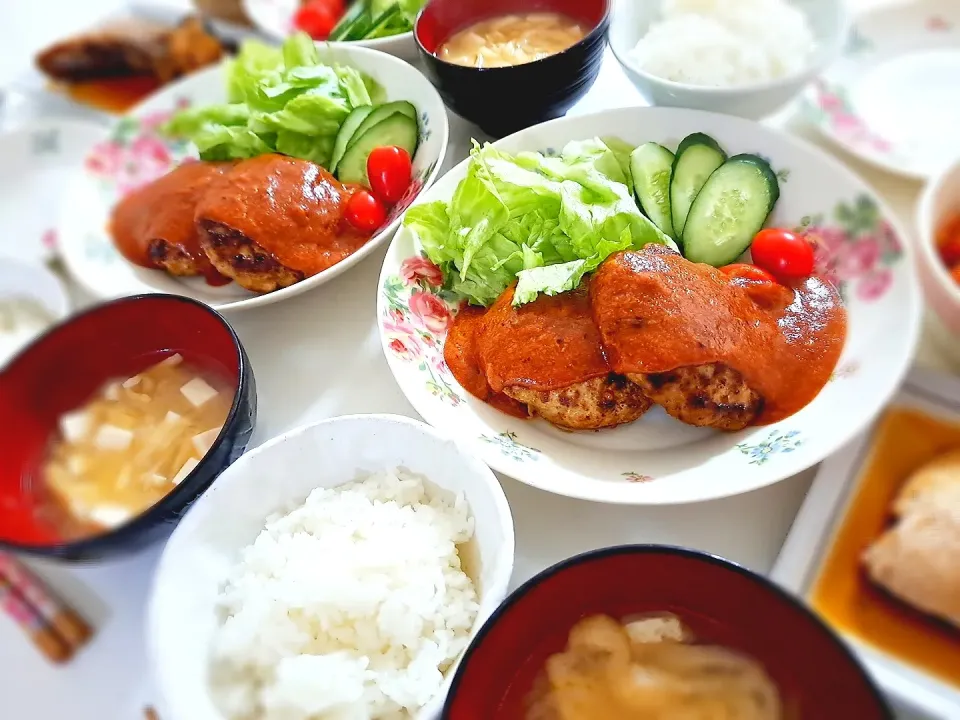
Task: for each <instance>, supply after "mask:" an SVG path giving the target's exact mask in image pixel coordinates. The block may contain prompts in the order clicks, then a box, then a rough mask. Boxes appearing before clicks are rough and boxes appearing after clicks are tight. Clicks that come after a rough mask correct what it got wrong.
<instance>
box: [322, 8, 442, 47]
mask: <svg viewBox="0 0 960 720" xmlns="http://www.w3.org/2000/svg"><path fill="white" fill-rule="evenodd" d="M425 2H426V0H357V1H356V2H354V3H353V5H351V6H350V9H349V10H347V13H346V15H344V16H343V17H342V18H341V19H340V22H338V23H337V25H336V27H335V28H333V32H331V33H330V37H329V39H330V40H337V41H341V42H355V41H357V40H374V39H376V38H384V37H391V36H393V35H400V34H401V33H405V32H410V31H411V30H413V24H414V22H415V21H416V19H417V13H418V12H420V8H422V7H423V6H424V3H425Z"/></svg>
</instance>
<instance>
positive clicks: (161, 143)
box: [58, 47, 449, 310]
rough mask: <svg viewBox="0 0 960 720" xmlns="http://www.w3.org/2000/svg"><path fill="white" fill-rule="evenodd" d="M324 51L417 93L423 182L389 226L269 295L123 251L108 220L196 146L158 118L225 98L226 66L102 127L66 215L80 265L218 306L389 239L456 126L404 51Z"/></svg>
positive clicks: (387, 84) (100, 277) (69, 252)
mask: <svg viewBox="0 0 960 720" xmlns="http://www.w3.org/2000/svg"><path fill="white" fill-rule="evenodd" d="M321 55H323V56H324V57H325V58H329V59H332V60H334V61H336V62H339V63H343V64H348V65H352V66H353V67H356V68H358V69H360V70H362V71H364V72H366V73H369V74H370V75H371V76H373V77H374V78H375V79H376V80H377V81H378V82H379V83H380V84H381V85H383V87H384V88H385V89H386V91H387V96H388V99H389V100H409V101H410V102H412V103H413V104H414V105H415V106H416V108H417V109H418V111H419V113H420V118H419V119H420V133H421V134H420V146H419V147H418V148H417V152H416V155H415V156H414V158H413V174H414V181H413V184H412V185H411V187H410V189H409V191H408V193H407V195H406V196H405V197H404V199H403V200H401V201H400V202H399V203H398V204H397V206H396V207H395V208H394V209H393V211H392V212H391V214H390V217H389V218H388V223H387V225H386V226H385V227H384V228H383V229H382V230H381V231H380V232H379V233H377V234H376V235H374V236H373V238H371V240H370V241H369V242H368V243H367V244H366V245H364V246H363V247H362V248H361V249H360V250H358V251H357V252H356V253H354V254H353V255H351V256H350V257H348V258H346V259H345V260H343V261H342V262H340V263H337V264H336V265H334V266H333V267H331V268H329V269H328V270H325V271H324V272H321V273H319V274H318V275H314V276H313V277H310V278H307V279H306V280H303V281H301V282H299V283H297V284H296V285H291V286H290V287H288V288H284V289H282V290H278V291H276V292H273V293H266V294H262V295H257V294H254V293H251V292H247V291H246V290H243V289H242V288H239V287H238V286H236V285H233V284H231V285H227V286H226V287H219V288H213V287H210V286H209V285H207V284H206V283H205V282H204V281H203V280H202V279H199V278H175V277H173V276H171V275H168V274H167V273H165V272H163V271H160V270H147V269H144V268H140V267H136V266H134V265H132V264H131V263H129V262H127V261H126V260H124V259H123V258H122V257H121V256H120V253H119V252H117V250H116V248H115V247H114V245H113V241H112V240H111V238H110V234H109V229H108V225H109V219H110V212H111V210H112V208H113V206H114V205H115V204H116V203H117V201H118V200H119V199H120V198H121V197H123V195H124V194H126V193H128V192H130V191H131V190H132V189H134V188H136V187H139V186H140V185H142V184H144V183H146V182H149V181H151V180H153V179H155V178H158V177H160V176H161V175H163V174H165V173H167V172H169V171H170V170H171V169H172V168H173V167H175V166H176V164H177V163H179V162H180V161H181V160H183V159H184V158H186V157H189V156H194V155H195V154H196V152H195V148H193V147H192V146H191V145H189V144H187V143H183V142H175V141H170V140H167V139H165V138H162V137H161V136H160V135H159V132H158V127H159V126H160V125H162V124H163V123H164V122H165V121H166V120H168V119H169V118H170V116H171V115H172V114H173V113H174V112H175V111H176V110H177V109H179V108H182V107H187V106H191V105H207V104H211V103H218V102H224V101H225V99H226V95H225V89H224V79H223V72H224V71H223V66H222V65H221V66H217V67H215V68H211V69H209V70H205V71H203V72H200V73H197V74H196V75H192V76H190V77H188V78H186V79H184V80H182V81H180V82H178V83H176V84H174V85H171V86H170V87H168V88H165V89H163V90H162V91H160V92H159V93H157V94H156V95H154V96H153V97H151V98H150V99H148V100H147V101H145V102H144V103H143V104H141V105H139V106H138V107H137V108H136V109H135V110H133V111H132V112H130V113H129V114H128V115H126V116H124V117H123V118H122V119H121V120H120V121H119V122H118V123H117V125H116V127H115V128H114V130H113V131H112V132H111V133H110V134H109V136H107V137H103V136H102V135H101V137H100V141H99V142H98V143H97V144H96V145H94V146H93V148H92V150H90V153H89V155H88V156H87V158H86V161H85V163H84V167H83V170H82V172H80V173H78V174H77V176H76V177H75V178H74V181H73V182H72V183H71V184H70V187H69V191H68V192H67V194H66V198H65V202H64V205H63V207H62V210H61V214H60V218H59V227H58V235H59V241H60V249H61V254H62V256H63V259H64V261H65V263H66V266H67V268H68V269H69V271H70V273H71V274H72V275H73V276H74V277H75V278H76V279H77V280H78V281H79V282H80V283H81V284H82V285H83V286H84V287H85V288H86V289H87V290H89V291H90V292H91V293H93V294H94V295H95V296H97V297H100V298H113V297H121V296H125V295H136V294H138V293H150V292H166V293H174V294H178V295H186V296H188V297H192V298H194V299H196V300H201V301H202V302H205V303H207V304H209V305H212V306H213V307H215V308H217V309H218V310H241V309H247V308H252V307H257V306H260V305H267V304H269V303H274V302H277V301H279V300H283V299H284V298H288V297H293V296H294V295H299V294H300V293H302V292H304V291H306V290H309V289H310V288H315V287H318V286H319V285H322V284H324V283H325V282H327V281H328V280H331V279H333V278H334V277H336V276H337V275H339V274H340V273H342V272H345V271H346V270H348V269H349V268H351V267H353V266H354V265H356V264H357V263H358V262H360V261H361V260H363V258H364V257H366V256H367V255H369V254H370V253H371V252H373V251H374V250H375V249H376V248H377V247H378V246H379V245H380V244H381V243H383V242H386V241H387V240H388V239H389V238H390V237H391V235H392V234H393V232H394V230H395V229H396V227H397V225H398V224H399V220H400V215H401V214H402V212H403V210H405V209H406V207H407V206H408V205H409V204H410V202H411V201H412V200H413V198H415V197H416V196H417V194H418V193H419V192H420V191H421V190H422V189H423V188H425V187H429V186H430V185H432V184H433V182H434V180H435V179H436V178H437V175H438V174H439V171H440V167H441V165H442V164H443V157H444V154H445V153H446V148H447V141H448V134H449V127H448V124H447V113H446V110H445V109H444V107H443V102H442V101H441V100H440V96H439V95H437V91H436V90H434V88H433V86H432V85H431V84H430V83H429V82H428V81H427V79H426V78H425V77H423V75H421V74H420V73H418V72H417V71H416V70H414V69H413V68H412V67H411V66H410V65H408V64H407V63H404V62H401V61H400V60H397V59H396V58H393V57H390V56H389V55H385V54H383V53H380V52H376V51H374V50H367V49H365V48H342V47H341V48H337V49H336V50H330V49H322V50H321Z"/></svg>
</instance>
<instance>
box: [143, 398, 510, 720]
mask: <svg viewBox="0 0 960 720" xmlns="http://www.w3.org/2000/svg"><path fill="white" fill-rule="evenodd" d="M513 560H514V532H513V519H512V517H511V514H510V508H509V505H508V504H507V499H506V496H505V495H504V493H503V489H502V488H501V487H500V483H499V482H498V480H497V478H496V476H495V475H494V474H493V472H492V471H491V470H490V469H489V468H488V467H487V466H486V465H484V464H483V463H482V462H481V461H479V460H478V459H476V458H474V457H473V456H471V455H470V454H469V453H467V452H465V451H464V450H463V449H462V448H461V447H460V446H459V445H458V444H457V443H455V442H454V441H452V440H449V439H447V438H445V437H444V436H443V435H441V434H440V433H438V432H437V431H436V430H434V429H432V428H430V427H428V426H427V425H425V424H423V423H421V422H417V421H415V420H411V419H408V418H401V417H395V416H388V415H356V416H348V417H340V418H334V419H331V420H326V421H323V422H319V423H316V424H313V425H308V426H305V427H301V428H298V429H296V430H292V431H290V432H288V433H285V434H284V435H281V436H280V437H278V438H276V439H274V440H271V441H269V442H267V443H266V444H264V445H262V446H261V447H259V448H257V449H256V450H254V451H252V452H250V453H247V454H246V455H244V456H243V457H241V458H240V459H239V460H238V461H237V462H236V463H234V464H233V465H232V466H230V467H229V468H228V469H227V470H226V471H225V472H224V473H223V474H222V475H221V476H220V477H219V478H218V479H217V481H216V483H215V484H214V485H213V486H212V487H211V489H210V490H209V491H208V492H207V493H206V494H205V495H204V496H203V497H201V498H200V499H199V500H198V501H197V502H196V503H195V504H194V505H193V507H192V508H191V509H190V511H189V512H188V513H187V515H186V517H184V518H183V520H182V521H181V522H180V524H179V525H178V527H177V529H176V531H175V532H174V533H173V535H172V536H171V538H170V541H169V542H168V544H167V546H166V549H165V550H164V553H163V556H162V558H161V560H160V564H159V567H158V569H157V573H156V577H155V579H154V586H153V591H152V594H151V599H150V606H149V611H148V624H147V633H148V646H149V654H150V661H151V665H152V669H153V675H154V679H155V682H156V685H157V688H158V690H159V695H160V701H159V705H158V710H159V711H160V716H161V717H162V718H163V720H327V719H329V720H360V719H363V720H380V719H383V720H400V719H401V718H412V719H415V720H427V719H432V718H435V717H436V716H437V715H438V714H439V711H440V708H441V706H442V704H443V700H444V697H445V695H446V691H447V688H448V686H449V682H450V678H451V677H452V675H453V672H454V670H455V669H456V666H457V664H458V663H459V660H460V657H461V655H462V654H463V651H464V650H465V649H466V647H467V645H468V644H469V642H470V640H471V639H472V638H473V636H474V635H475V634H476V632H477V630H478V629H479V627H480V626H481V625H482V623H483V621H484V620H485V619H486V618H487V617H488V616H489V615H490V614H491V613H492V612H493V611H494V610H495V609H496V608H497V606H498V605H499V604H500V603H501V601H502V600H503V599H504V597H506V593H507V588H508V585H509V582H510V576H511V573H512V571H513Z"/></svg>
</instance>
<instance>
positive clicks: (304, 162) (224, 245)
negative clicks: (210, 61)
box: [59, 35, 448, 310]
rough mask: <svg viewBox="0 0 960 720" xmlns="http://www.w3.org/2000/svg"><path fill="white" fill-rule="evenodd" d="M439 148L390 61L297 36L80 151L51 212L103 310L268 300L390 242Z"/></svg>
mask: <svg viewBox="0 0 960 720" xmlns="http://www.w3.org/2000/svg"><path fill="white" fill-rule="evenodd" d="M447 139H448V126H447V116H446V111H445V109H444V107H443V103H442V102H441V101H440V97H439V96H438V95H437V93H436V91H435V90H434V89H433V87H432V86H431V85H430V83H429V82H427V80H426V79H425V78H424V77H423V76H422V75H420V73H418V72H417V71H416V70H414V69H413V68H412V67H411V66H410V65H407V64H406V63H404V62H402V61H400V60H397V59H395V58H393V57H390V56H388V55H385V54H383V53H380V52H377V51H374V50H368V49H365V48H354V47H349V48H348V47H343V48H337V49H335V50H331V49H329V48H324V49H320V50H319V51H318V49H317V47H316V46H315V45H314V43H313V42H312V41H310V40H309V39H308V38H307V37H306V36H304V35H298V36H293V37H291V38H290V39H288V40H287V41H286V43H285V44H284V47H283V48H282V50H281V49H280V48H272V47H268V46H265V45H260V44H258V43H255V42H248V43H247V44H246V45H244V46H243V47H242V48H241V51H240V54H239V55H238V56H237V58H236V59H235V60H231V61H227V62H225V63H224V64H222V65H219V66H217V67H215V68H212V69H210V70H207V71H204V72H200V73H198V74H196V75H192V76H190V77H188V78H186V79H184V80H183V81H181V82H179V83H176V84H174V85H171V86H170V87H168V88H166V89H164V90H163V91H162V92H160V93H158V94H157V95H155V96H154V97H152V98H151V99H149V100H147V101H146V102H145V103H143V104H142V105H140V106H139V107H138V108H137V109H135V110H134V111H132V112H131V113H130V114H129V115H127V116H125V117H123V118H122V119H121V120H120V121H119V122H118V124H117V125H116V127H115V128H114V129H113V131H112V132H111V134H110V135H109V137H107V138H105V139H104V140H103V141H102V142H101V143H99V144H97V145H96V146H95V147H94V148H93V149H92V151H91V153H90V154H89V156H88V157H87V160H86V163H85V166H84V169H83V170H82V171H81V172H80V173H78V175H77V176H76V177H75V178H74V181H73V183H72V184H71V185H70V187H69V189H68V192H67V196H66V200H65V203H64V206H63V208H62V212H61V217H60V227H59V236H60V243H61V249H62V253H63V257H64V260H65V262H66V265H67V267H68V269H69V270H70V272H71V273H72V274H73V275H74V276H75V277H76V278H77V279H78V280H79V281H80V282H81V283H82V284H83V285H84V286H85V287H86V288H87V289H88V290H89V291H90V292H92V293H94V294H95V295H96V296H98V297H101V298H109V297H118V296H124V295H133V294H138V293H144V292H169V293H174V294H180V295H186V296H188V297H192V298H194V299H196V300H201V301H203V302H206V303H208V304H210V305H212V306H213V307H215V308H217V309H219V310H238V309H244V308H250V307H254V306H258V305H264V304H267V303H271V302H275V301H277V300H280V299H282V298H285V297H291V296H293V295H296V294H299V293H300V292H303V291H304V290H307V289H309V288H311V287H316V286H318V285H321V284H323V283H324V282H326V281H327V280H329V279H331V278H333V277H336V276H337V275H339V274H340V273H341V272H343V271H345V270H347V269H348V268H349V267H352V266H353V265H354V264H356V263H357V262H359V261H360V260H361V259H362V258H363V257H365V256H366V255H367V254H368V253H370V252H371V251H372V250H373V249H374V248H375V247H377V245H379V244H380V243H382V242H384V241H385V240H387V239H388V238H389V237H390V235H391V233H392V232H393V231H394V229H395V228H396V227H397V225H398V223H399V218H400V216H401V215H402V213H403V211H404V210H405V209H406V207H407V206H408V205H409V204H410V202H412V200H413V199H414V198H415V197H416V196H417V195H418V193H419V192H420V191H421V190H422V189H423V188H425V187H428V186H429V185H430V184H432V183H433V181H434V180H435V178H436V177H437V175H438V174H439V170H440V166H441V165H442V162H443V156H444V153H445V152H446V147H447ZM198 150H199V156H200V160H201V161H202V162H196V161H195V159H196V158H197V155H198ZM375 157H378V158H379V160H375ZM370 168H373V169H374V171H375V172H368V170H369V169H370ZM381 170H382V173H381V172H380V171H381ZM371 175H372V176H373V177H371Z"/></svg>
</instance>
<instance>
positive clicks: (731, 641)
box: [442, 545, 893, 720]
mask: <svg viewBox="0 0 960 720" xmlns="http://www.w3.org/2000/svg"><path fill="white" fill-rule="evenodd" d="M663 612H669V613H673V614H675V615H677V616H678V617H679V618H680V619H681V620H682V621H683V623H684V624H685V625H686V626H687V627H688V628H689V629H690V630H691V631H692V632H693V634H694V635H695V637H696V639H697V641H699V642H705V643H710V644H713V645H720V646H724V647H728V648H730V649H733V650H737V651H740V652H742V653H744V654H746V655H747V656H749V657H751V658H753V659H755V660H756V661H757V662H759V663H760V664H761V665H762V666H763V667H764V668H765V669H766V671H767V673H768V674H769V675H770V677H771V678H772V679H773V680H774V682H775V683H776V684H777V686H778V688H779V690H780V694H781V697H782V699H783V704H784V708H785V710H786V711H787V713H788V714H787V717H789V718H791V719H793V720H807V719H809V718H816V720H852V718H856V719H857V720H892V718H893V715H892V713H891V710H890V708H889V707H888V706H887V705H886V703H885V701H884V700H883V697H882V696H881V694H880V693H879V691H878V690H877V688H876V687H875V686H874V684H873V683H872V682H871V680H870V678H869V677H868V676H867V675H866V673H865V672H864V670H863V669H862V668H861V667H860V665H859V663H858V662H857V660H856V659H855V658H854V656H853V654H852V653H851V651H850V650H849V649H848V648H847V647H846V645H845V644H844V643H843V642H842V641H841V640H840V639H839V638H838V637H837V636H836V635H834V634H833V632H832V631H831V630H830V629H829V628H828V627H827V626H826V625H824V624H823V622H821V621H820V620H819V619H818V618H817V617H816V616H815V615H814V614H813V613H812V612H811V611H810V610H808V609H807V608H806V607H804V606H803V605H802V604H801V603H800V602H799V601H798V600H797V599H796V598H794V597H793V596H791V595H789V594H788V593H786V592H785V591H784V590H782V589H781V588H779V587H778V586H776V585H774V584H773V583H772V582H770V581H769V580H767V579H765V578H763V577H761V576H759V575H756V574H754V573H752V572H750V571H749V570H746V569H745V568H742V567H740V566H738V565H735V564H733V563H731V562H728V561H726V560H723V559H721V558H718V557H714V556H712V555H706V554H703V553H699V552H696V551H692V550H685V549H682V548H674V547H668V546H662V545H625V546H620V547H611V548H606V549H603V550H596V551H593V552H589V553H585V554H583V555H578V556H576V557H573V558H570V559H569V560H565V561H563V562H561V563H559V564H558V565H554V566H553V567H551V568H549V569H547V570H545V571H543V572H542V573H540V574H539V575H537V576H536V577H534V578H533V579H531V580H530V581H528V582H527V583H525V584H524V585H522V586H521V587H520V588H519V589H517V590H516V591H515V592H514V593H513V594H511V595H510V596H509V597H508V598H507V600H506V601H505V602H504V604H503V605H501V606H500V607H499V608H498V609H497V611H496V612H495V613H494V614H493V615H492V616H491V617H490V619H489V620H487V622H486V623H485V624H484V626H483V627H482V628H481V630H480V633H479V634H478V635H477V637H476V638H475V639H474V641H473V643H472V644H471V645H470V647H469V648H468V649H467V652H466V655H465V656H464V659H463V662H462V663H461V664H460V667H459V668H458V670H457V673H456V675H455V676H454V679H453V683H452V686H451V688H450V693H449V695H448V696H447V701H446V705H445V706H444V709H443V714H442V720H525V715H524V712H525V703H526V701H527V698H528V696H529V693H530V690H531V688H532V687H533V684H534V680H535V678H536V677H537V675H538V674H539V673H540V672H541V670H542V669H543V667H544V664H545V662H546V659H547V657H548V656H549V655H551V654H553V653H556V652H560V651H561V650H563V648H564V647H565V646H566V643H567V638H568V635H569V632H570V629H571V628H572V627H573V625H574V624H576V622H577V621H579V620H581V619H582V618H584V617H587V616H589V615H594V614H600V613H603V614H607V615H610V616H612V617H614V618H617V619H621V618H624V617H627V616H631V615H634V616H635V615H638V614H644V613H663Z"/></svg>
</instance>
